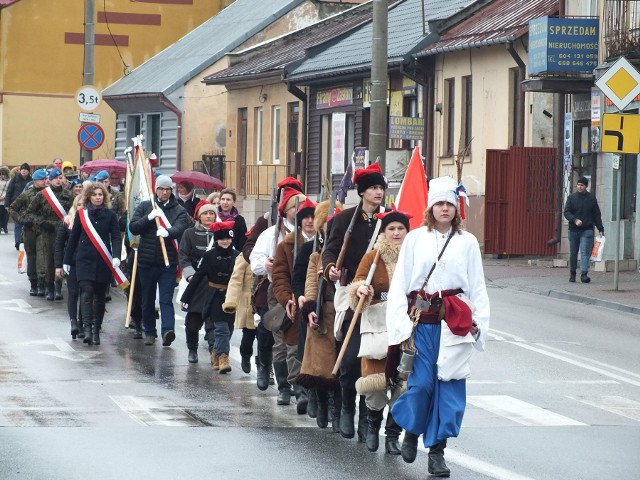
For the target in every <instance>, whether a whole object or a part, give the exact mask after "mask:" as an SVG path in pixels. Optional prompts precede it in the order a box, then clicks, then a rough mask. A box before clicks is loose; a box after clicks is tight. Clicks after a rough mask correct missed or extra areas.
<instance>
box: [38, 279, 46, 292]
mask: <svg viewBox="0 0 640 480" xmlns="http://www.w3.org/2000/svg"><path fill="white" fill-rule="evenodd" d="M37 282H38V292H37V296H38V297H44V296H45V295H46V294H47V291H46V289H45V288H44V284H45V281H44V277H38V280H37Z"/></svg>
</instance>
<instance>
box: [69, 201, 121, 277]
mask: <svg viewBox="0 0 640 480" xmlns="http://www.w3.org/2000/svg"><path fill="white" fill-rule="evenodd" d="M78 214H79V216H80V222H81V223H82V228H84V232H85V233H86V234H87V236H88V237H89V240H91V243H93V246H94V247H96V250H97V251H98V253H99V254H100V256H101V257H102V259H103V260H104V262H105V263H106V264H107V266H108V267H109V269H110V270H111V273H112V274H113V278H114V279H115V281H116V283H117V284H118V287H120V288H122V289H125V288H127V287H128V286H129V280H127V277H125V275H124V273H122V270H120V268H119V267H115V268H114V266H113V265H112V263H111V261H112V260H113V257H112V256H111V253H109V250H108V249H107V246H106V245H105V244H104V242H103V241H102V238H100V235H98V232H96V229H95V227H94V226H93V223H91V220H90V219H89V212H87V210H86V209H84V208H80V209H79V210H78Z"/></svg>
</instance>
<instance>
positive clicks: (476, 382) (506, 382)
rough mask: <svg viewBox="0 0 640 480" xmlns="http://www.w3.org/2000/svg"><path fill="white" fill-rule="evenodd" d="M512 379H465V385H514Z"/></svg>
mask: <svg viewBox="0 0 640 480" xmlns="http://www.w3.org/2000/svg"><path fill="white" fill-rule="evenodd" d="M515 383H516V382H514V381H512V380H467V385H471V384H473V385H514V384H515Z"/></svg>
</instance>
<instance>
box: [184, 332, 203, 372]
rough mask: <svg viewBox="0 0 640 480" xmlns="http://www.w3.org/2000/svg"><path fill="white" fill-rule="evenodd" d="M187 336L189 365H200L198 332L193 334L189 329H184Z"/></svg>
mask: <svg viewBox="0 0 640 480" xmlns="http://www.w3.org/2000/svg"><path fill="white" fill-rule="evenodd" d="M184 333H185V336H186V337H187V349H189V356H188V357H187V360H188V361H189V363H198V341H199V338H200V337H199V336H198V332H192V331H191V330H189V329H188V328H185V329H184Z"/></svg>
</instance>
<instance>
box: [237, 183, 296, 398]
mask: <svg viewBox="0 0 640 480" xmlns="http://www.w3.org/2000/svg"><path fill="white" fill-rule="evenodd" d="M273 183H274V185H273V191H272V193H271V208H270V209H269V211H268V212H266V213H265V214H264V215H263V216H261V217H258V219H257V220H256V223H255V224H254V225H253V227H251V229H250V230H249V231H248V232H247V234H246V236H247V241H246V242H245V244H244V246H243V247H242V257H243V258H244V260H245V262H246V263H248V264H249V265H251V258H250V256H251V252H252V251H253V247H255V245H256V242H257V241H258V238H259V237H260V235H261V234H262V232H264V231H265V230H266V229H267V228H269V227H271V226H273V227H274V228H273V231H275V229H276V227H275V225H277V224H278V205H279V198H280V197H281V196H282V192H283V191H284V189H285V188H286V187H289V188H292V189H294V190H297V191H298V192H300V193H302V189H303V186H302V182H300V180H298V179H297V178H293V177H287V178H285V179H283V180H281V181H280V182H279V183H278V184H277V185H275V178H274V179H273ZM281 228H283V227H282V225H281ZM249 270H250V271H251V268H249ZM252 273H253V272H252ZM268 288H269V279H268V278H267V276H265V275H254V279H253V286H252V288H251V307H252V309H253V311H254V313H255V314H257V315H259V316H262V315H264V312H266V311H267V309H268V308H269V305H268V302H267V290H268ZM231 298H232V299H233V298H234V297H233V296H231ZM254 339H255V340H257V347H258V348H257V350H258V355H257V357H256V360H255V361H256V368H257V370H258V372H257V373H258V377H257V384H258V388H259V389H260V390H266V389H267V387H268V386H269V377H270V373H271V362H270V361H269V362H268V363H269V368H268V369H261V368H260V352H264V354H263V355H262V356H263V357H265V358H267V357H270V356H271V348H272V347H273V334H272V333H271V332H270V331H269V330H267V329H266V328H264V326H262V325H260V324H258V326H257V327H256V328H255V329H249V328H243V329H242V341H241V342H240V356H241V357H242V362H241V363H242V365H243V366H244V367H243V371H247V370H248V371H250V369H251V356H252V355H253V340H254ZM263 363H264V362H263Z"/></svg>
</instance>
